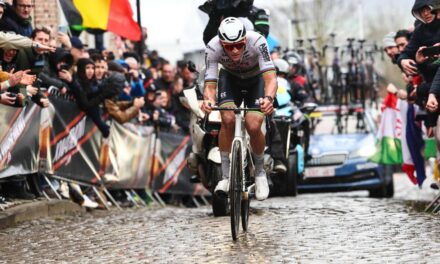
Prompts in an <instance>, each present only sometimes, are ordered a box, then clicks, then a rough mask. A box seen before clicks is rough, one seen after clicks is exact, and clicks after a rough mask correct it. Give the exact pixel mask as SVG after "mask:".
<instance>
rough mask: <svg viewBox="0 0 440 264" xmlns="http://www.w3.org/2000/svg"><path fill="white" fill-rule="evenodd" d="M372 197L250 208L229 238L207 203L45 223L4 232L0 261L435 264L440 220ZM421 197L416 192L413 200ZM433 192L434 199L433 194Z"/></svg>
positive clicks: (303, 198) (315, 197) (303, 199)
mask: <svg viewBox="0 0 440 264" xmlns="http://www.w3.org/2000/svg"><path fill="white" fill-rule="evenodd" d="M399 188H400V191H399V193H398V195H397V198H395V199H383V200H380V199H369V198H367V197H366V192H356V193H338V194H304V195H300V196H298V197H297V198H272V199H269V200H267V201H264V202H254V201H253V202H252V207H253V213H252V215H251V218H250V226H249V228H250V230H249V232H248V233H247V234H244V233H241V235H240V238H239V241H238V242H236V243H234V242H232V239H231V235H230V226H229V217H222V218H214V217H213V216H212V215H210V208H209V207H202V208H196V209H185V208H172V207H167V208H163V209H137V210H124V211H121V212H119V211H112V212H101V213H99V215H92V214H87V215H86V216H83V217H75V218H66V219H43V220H38V221H34V222H30V223H26V224H23V225H20V226H18V227H16V228H10V229H6V230H2V231H0V262H1V263H317V262H318V263H439V262H440V252H439V248H440V228H439V226H440V217H439V216H438V215H431V214H425V213H421V212H417V211H415V210H413V209H412V207H411V206H408V203H407V202H405V201H404V200H402V199H400V198H399V197H400V196H399V194H401V193H402V192H404V191H406V192H408V193H406V194H405V196H409V195H410V193H411V190H410V191H408V188H401V187H399V185H397V186H396V189H399ZM417 195H418V194H417ZM428 195H431V194H428Z"/></svg>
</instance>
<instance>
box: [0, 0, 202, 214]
mask: <svg viewBox="0 0 440 264" xmlns="http://www.w3.org/2000/svg"><path fill="white" fill-rule="evenodd" d="M33 4H34V2H33V1H32V0H13V1H12V2H11V3H6V2H5V0H0V16H1V15H3V17H2V18H1V19H0V66H1V69H0V70H1V71H0V82H1V94H0V103H1V104H3V105H6V106H12V107H24V106H26V105H27V103H28V100H32V101H33V102H34V103H36V104H38V105H39V106H40V107H48V105H49V100H48V98H47V90H46V89H47V88H49V87H50V88H51V91H55V94H57V95H59V96H62V97H63V98H69V99H71V100H73V101H76V103H77V105H78V108H79V109H80V110H81V111H84V112H85V113H86V114H87V116H88V117H90V119H91V120H93V122H94V123H95V124H96V126H97V127H98V129H99V131H100V132H101V133H102V135H103V138H104V139H107V138H108V137H109V134H110V127H109V121H108V119H107V118H104V116H107V115H106V114H108V116H110V117H111V119H112V120H114V121H116V122H119V123H126V122H134V123H138V124H142V125H149V126H154V127H155V128H156V129H159V130H161V131H172V132H175V133H182V134H188V133H189V119H190V112H189V109H188V108H187V106H186V105H184V104H183V103H182V102H181V100H180V97H181V96H183V94H182V90H183V88H184V87H188V86H191V85H193V82H194V78H195V77H194V76H193V74H192V73H191V72H189V71H188V65H187V64H186V63H185V62H183V61H180V62H179V63H178V64H177V65H173V64H172V63H170V62H169V61H167V60H166V59H164V58H162V57H161V56H160V55H159V53H158V52H157V51H148V50H146V51H145V53H144V55H143V56H139V55H138V53H137V52H135V51H134V49H133V47H134V45H133V43H132V42H130V41H128V40H124V39H121V38H120V37H118V36H115V42H116V41H117V43H120V45H118V46H117V47H116V49H114V50H110V49H104V50H97V49H93V48H88V46H87V45H85V44H84V43H83V42H82V41H81V39H80V38H79V37H78V36H74V35H71V34H66V33H63V32H56V31H55V29H52V28H49V27H46V26H40V25H36V26H33V25H32V18H31V13H32V9H33V8H34V6H33ZM45 88H46V89H45ZM6 106H0V107H6ZM33 177H38V175H17V176H14V177H8V178H6V179H1V181H0V203H4V202H6V201H7V200H8V199H14V198H16V199H34V198H35V197H36V196H39V195H41V192H40V191H39V188H32V186H31V185H33V183H30V181H29V179H30V178H33ZM113 180H114V179H113ZM32 182H35V181H32ZM37 182H38V181H37ZM53 185H54V186H59V191H60V193H61V194H62V196H64V197H70V198H73V199H74V200H75V201H77V202H79V203H81V204H83V205H86V206H90V207H96V206H98V204H97V203H96V201H94V200H93V198H92V199H89V197H87V194H84V193H87V192H84V191H85V190H84V189H81V188H80V187H78V186H76V185H74V184H66V183H65V182H62V181H61V182H60V181H55V182H54V184H53ZM66 186H67V187H66ZM40 187H42V188H44V186H40ZM43 190H44V189H43ZM48 193H50V191H48Z"/></svg>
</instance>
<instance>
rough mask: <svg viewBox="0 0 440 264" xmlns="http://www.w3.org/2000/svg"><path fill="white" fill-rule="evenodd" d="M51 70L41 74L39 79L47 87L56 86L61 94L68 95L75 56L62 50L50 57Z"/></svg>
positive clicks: (57, 50) (58, 49) (59, 49)
mask: <svg viewBox="0 0 440 264" xmlns="http://www.w3.org/2000/svg"><path fill="white" fill-rule="evenodd" d="M48 60H49V68H48V70H47V71H43V72H42V73H40V75H39V78H40V79H41V81H42V85H43V86H45V87H50V86H54V87H56V88H58V90H59V91H60V93H61V94H66V93H67V92H68V90H69V89H70V86H69V85H68V83H71V82H72V80H71V77H72V73H71V68H72V66H73V56H72V55H71V54H70V53H69V52H68V51H65V50H64V49H62V48H57V49H56V51H55V52H54V53H52V54H50V55H49V58H48Z"/></svg>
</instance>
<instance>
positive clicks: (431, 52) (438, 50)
mask: <svg viewBox="0 0 440 264" xmlns="http://www.w3.org/2000/svg"><path fill="white" fill-rule="evenodd" d="M422 54H423V56H425V57H434V56H435V55H440V46H432V47H427V48H424V49H423V50H422Z"/></svg>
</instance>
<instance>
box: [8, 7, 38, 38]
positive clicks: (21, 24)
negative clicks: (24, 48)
mask: <svg viewBox="0 0 440 264" xmlns="http://www.w3.org/2000/svg"><path fill="white" fill-rule="evenodd" d="M1 2H3V3H4V0H3V1H1ZM33 8H34V4H33V1H32V0H13V1H12V6H11V5H9V4H7V5H6V10H5V12H4V17H3V19H1V20H0V31H12V32H15V33H17V34H20V35H22V36H26V37H30V36H31V34H32V18H31V12H32V10H33Z"/></svg>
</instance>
